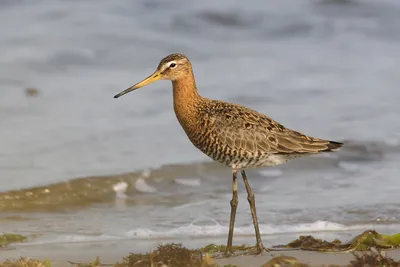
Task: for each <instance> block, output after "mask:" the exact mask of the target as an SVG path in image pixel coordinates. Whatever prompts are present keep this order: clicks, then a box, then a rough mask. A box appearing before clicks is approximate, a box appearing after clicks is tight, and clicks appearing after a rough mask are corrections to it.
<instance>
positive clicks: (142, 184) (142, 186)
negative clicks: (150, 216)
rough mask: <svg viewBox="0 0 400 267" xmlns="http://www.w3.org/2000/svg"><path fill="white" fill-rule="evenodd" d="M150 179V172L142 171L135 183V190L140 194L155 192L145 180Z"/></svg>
mask: <svg viewBox="0 0 400 267" xmlns="http://www.w3.org/2000/svg"><path fill="white" fill-rule="evenodd" d="M149 177H150V171H149V170H144V171H143V172H142V174H141V176H140V177H139V178H138V179H137V180H136V182H135V188H136V189H137V190H138V191H139V192H142V193H154V192H157V189H156V188H154V187H152V186H150V185H148V184H147V183H146V181H145V179H147V178H149Z"/></svg>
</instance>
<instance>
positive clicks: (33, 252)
mask: <svg viewBox="0 0 400 267" xmlns="http://www.w3.org/2000/svg"><path fill="white" fill-rule="evenodd" d="M202 241H203V242H204V241H205V240H202ZM137 242H138V241H134V240H126V241H121V240H118V241H107V242H90V243H89V242H88V243H80V242H79V243H78V242H77V243H64V244H46V245H40V244H21V245H17V246H14V247H12V248H10V249H8V250H1V251H0V261H4V260H6V259H17V258H19V257H30V258H34V259H39V260H46V259H50V260H51V262H52V266H53V267H61V266H71V265H70V263H69V261H70V262H75V263H81V262H91V261H93V260H95V258H96V257H97V256H99V257H100V260H101V262H102V263H103V264H114V263H116V262H117V261H120V262H121V261H122V258H123V257H125V256H127V255H129V253H130V252H139V251H138V249H140V250H142V248H143V244H138V243H137ZM145 243H147V244H145V245H147V246H149V250H150V249H154V248H156V244H158V243H161V242H160V241H156V240H153V241H148V242H147V241H145ZM163 243H165V242H163ZM205 244H206V242H204V244H203V245H205ZM150 246H151V248H150ZM141 252H145V251H141ZM280 255H285V256H291V257H295V258H297V259H298V260H299V261H300V262H302V263H306V264H309V265H310V266H322V265H330V264H335V265H339V266H346V265H348V264H349V263H350V261H351V260H353V259H354V256H353V255H352V254H351V253H322V252H312V251H293V250H292V251H279V252H276V251H273V252H264V253H263V255H258V256H250V255H240V256H233V257H230V258H223V259H217V260H216V262H217V264H218V265H219V266H224V265H227V264H232V265H237V266H246V267H253V266H254V267H255V266H257V267H259V266H261V265H262V264H264V263H266V262H268V261H269V260H271V259H272V258H274V257H277V256H280ZM386 255H387V256H388V257H392V258H393V259H395V260H400V249H393V250H388V251H386Z"/></svg>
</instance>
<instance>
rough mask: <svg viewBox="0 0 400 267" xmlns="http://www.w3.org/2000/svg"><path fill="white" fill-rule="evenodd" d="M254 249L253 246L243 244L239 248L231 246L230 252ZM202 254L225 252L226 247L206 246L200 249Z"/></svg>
mask: <svg viewBox="0 0 400 267" xmlns="http://www.w3.org/2000/svg"><path fill="white" fill-rule="evenodd" d="M252 249H255V246H250V245H249V244H243V245H241V246H232V251H233V252H237V251H249V250H252ZM200 250H201V251H202V252H207V253H211V254H213V253H218V252H225V250H226V246H225V245H216V244H208V245H207V246H204V247H202V248H201V249H200Z"/></svg>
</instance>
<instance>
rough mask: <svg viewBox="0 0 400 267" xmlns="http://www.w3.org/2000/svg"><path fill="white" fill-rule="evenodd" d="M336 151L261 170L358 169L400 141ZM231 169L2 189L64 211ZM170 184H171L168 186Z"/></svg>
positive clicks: (17, 201)
mask: <svg viewBox="0 0 400 267" xmlns="http://www.w3.org/2000/svg"><path fill="white" fill-rule="evenodd" d="M344 143H345V146H344V147H343V148H342V149H341V150H340V151H339V152H336V153H331V154H321V155H316V156H313V157H308V158H302V159H298V160H295V161H292V163H290V164H284V165H281V166H279V168H263V169H257V170H256V171H255V172H257V173H256V175H258V176H260V177H265V178H267V179H268V178H273V177H278V176H282V175H283V174H285V173H288V172H290V171H295V172H296V173H299V172H308V173H310V172H318V171H322V170H323V171H324V172H326V171H327V170H329V169H332V170H334V169H335V168H336V169H339V170H342V171H347V172H349V171H350V172H354V171H357V170H358V169H360V168H362V167H363V166H364V165H366V164H368V163H370V162H374V161H375V162H377V161H384V160H386V159H387V158H389V157H391V156H392V155H391V154H399V152H400V144H399V142H394V141H391V142H384V141H382V142H355V141H344ZM229 172H230V171H229V169H228V168H227V167H226V166H223V165H221V164H219V163H214V162H195V163H189V164H174V165H165V166H161V167H159V168H157V169H153V170H147V169H146V170H142V171H138V172H132V173H125V174H116V175H108V176H95V177H82V178H77V179H72V180H69V181H65V182H61V183H56V184H51V185H45V186H39V187H34V188H27V189H21V190H13V191H8V192H2V193H0V211H49V212H51V211H60V210H61V211H62V210H65V209H70V208H83V207H86V206H88V205H92V204H95V203H112V202H113V201H115V199H116V198H130V197H132V196H138V195H140V194H141V195H143V194H144V195H146V194H147V195H148V194H153V195H154V196H157V194H158V193H160V192H161V191H162V192H166V190H169V188H173V186H169V185H171V184H172V185H175V186H186V187H199V186H202V185H203V179H208V181H207V182H214V180H213V179H215V178H213V177H220V176H221V173H226V174H227V175H228V173H229ZM166 187H168V188H166Z"/></svg>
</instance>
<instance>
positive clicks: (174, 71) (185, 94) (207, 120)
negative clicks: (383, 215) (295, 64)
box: [114, 54, 343, 254]
mask: <svg viewBox="0 0 400 267" xmlns="http://www.w3.org/2000/svg"><path fill="white" fill-rule="evenodd" d="M158 80H170V81H172V87H173V98H174V110H175V114H176V117H177V119H178V121H179V123H180V124H181V126H182V128H183V130H184V131H185V133H186V134H187V136H188V138H189V140H190V141H191V142H192V143H193V145H194V146H195V147H197V148H198V149H199V150H201V151H202V152H203V153H205V154H206V155H208V156H209V157H211V158H212V159H213V160H215V161H218V162H220V163H223V164H225V165H227V166H229V167H231V168H232V172H233V185H232V192H233V193H232V200H231V202H230V204H231V216H230V223H229V234H228V242H227V246H226V251H225V254H231V253H232V237H233V228H234V223H235V216H236V208H237V205H238V193H237V173H238V171H240V172H241V174H242V178H243V181H244V184H245V187H246V190H247V199H248V201H249V204H250V210H251V215H252V217H253V224H254V230H255V234H256V239H257V253H262V251H263V250H264V249H265V248H264V246H263V244H262V241H261V236H260V231H259V228H258V220H257V213H256V204H255V199H254V194H253V191H252V190H251V187H250V185H249V182H248V179H247V176H246V173H245V170H246V169H248V168H255V167H264V166H276V165H280V164H282V163H285V162H287V161H288V160H291V159H295V158H299V157H303V156H308V155H312V154H316V153H320V152H331V151H336V150H338V149H339V148H340V147H341V146H342V145H343V144H342V143H339V142H334V141H328V140H323V139H319V138H315V137H311V136H307V135H304V134H302V133H299V132H296V131H293V130H290V129H288V128H286V127H284V126H283V125H282V124H280V123H278V122H276V121H274V120H273V119H271V118H270V117H268V116H266V115H264V114H261V113H258V112H257V111H254V110H251V109H249V108H247V107H244V106H241V105H237V104H232V103H228V102H223V101H219V100H212V99H208V98H205V97H202V96H201V95H199V93H198V91H197V86H196V82H195V78H194V75H193V69H192V64H191V63H190V61H189V59H188V58H187V57H186V56H185V55H182V54H171V55H169V56H167V57H165V58H163V59H162V60H161V61H160V63H159V65H158V67H157V70H156V71H155V72H154V73H153V74H152V75H150V76H149V77H147V78H146V79H144V80H143V81H141V82H139V83H137V84H135V85H133V86H131V87H129V88H128V89H126V90H124V91H122V92H121V93H119V94H117V95H115V96H114V98H118V97H120V96H122V95H124V94H126V93H129V92H131V91H133V90H136V89H138V88H140V87H143V86H146V85H148V84H150V83H153V82H155V81H158Z"/></svg>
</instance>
